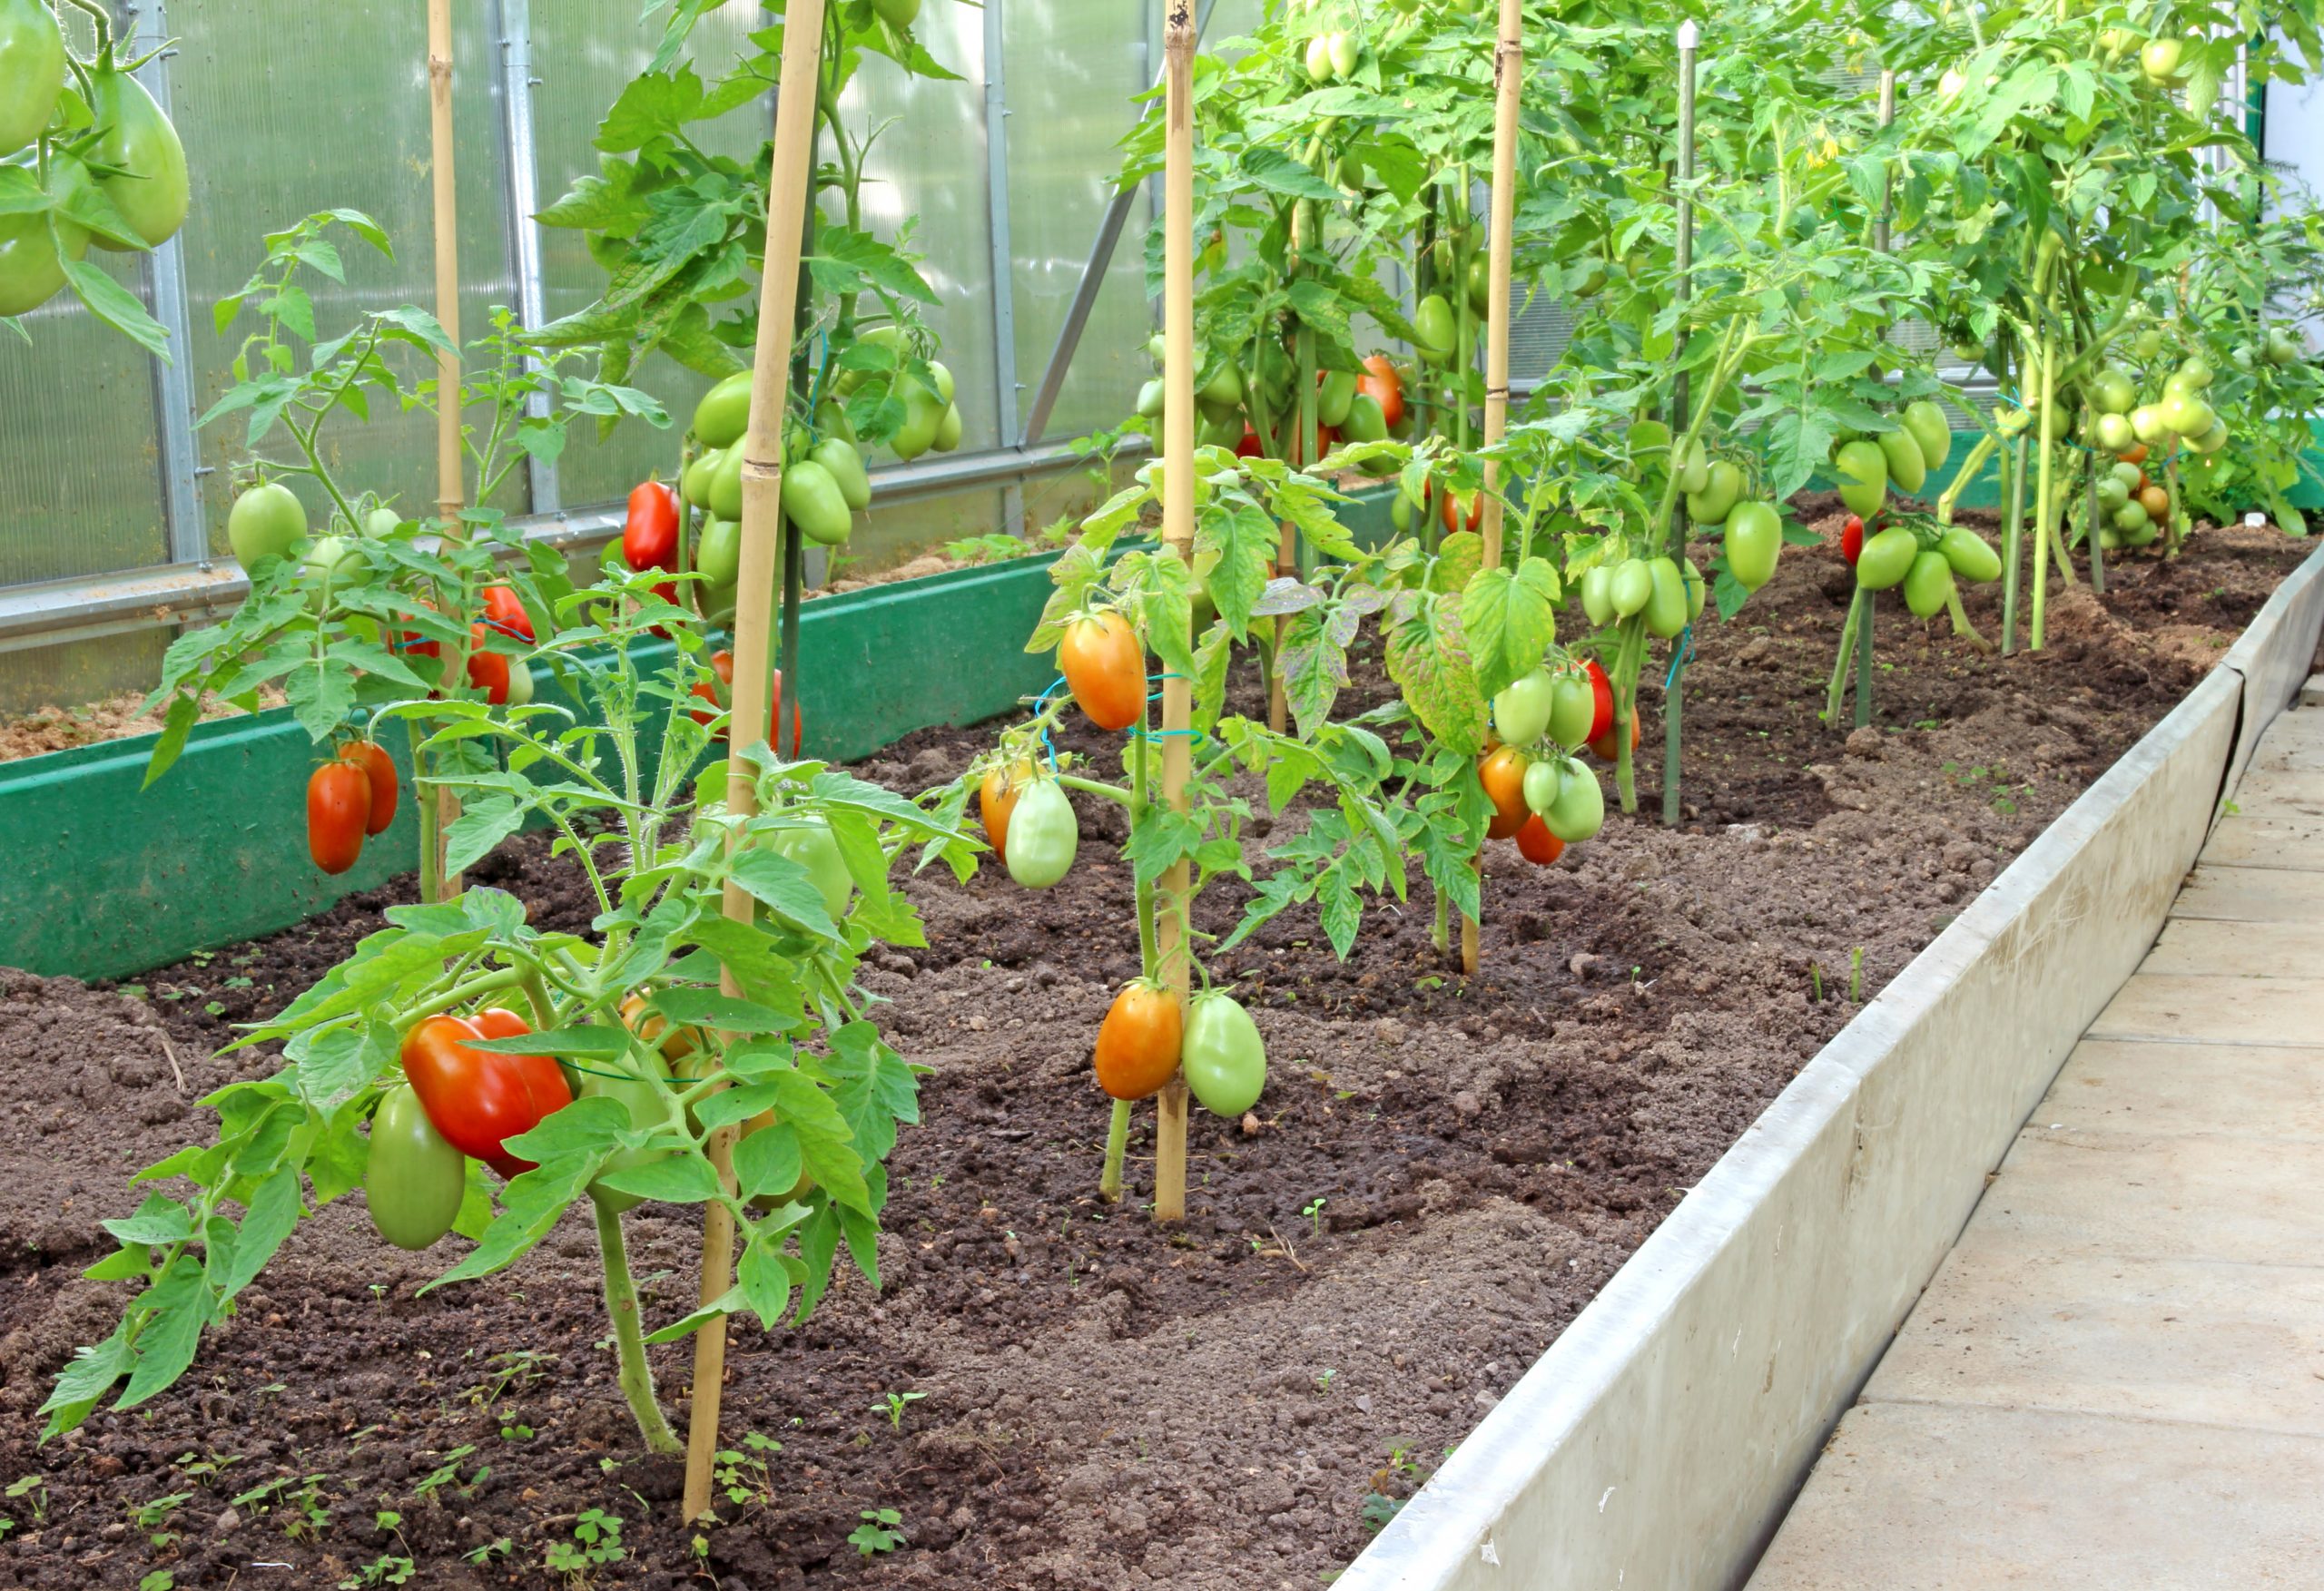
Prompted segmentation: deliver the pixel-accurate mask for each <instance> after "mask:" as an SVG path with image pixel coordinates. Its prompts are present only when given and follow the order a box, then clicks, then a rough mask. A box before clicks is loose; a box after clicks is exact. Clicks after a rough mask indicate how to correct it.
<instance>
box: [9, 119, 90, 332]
mask: <svg viewBox="0 0 2324 1591" xmlns="http://www.w3.org/2000/svg"><path fill="white" fill-rule="evenodd" d="M27 164H29V158H28V157H27V158H25V159H14V160H9V161H5V162H0V167H5V166H16V167H24V166H25V165H27ZM91 185H93V184H91V182H90V179H89V169H88V167H86V166H84V165H83V164H82V163H81V162H79V161H77V160H74V159H72V158H71V157H70V156H65V155H59V156H57V157H56V158H55V160H54V162H53V163H52V164H51V166H50V168H49V194H50V197H51V198H52V200H54V201H59V202H62V201H64V200H65V199H67V198H68V197H69V196H70V195H71V192H72V191H73V190H74V189H75V188H79V187H84V186H91ZM52 223H53V225H54V230H53V231H52V230H51V229H52ZM59 241H62V242H63V244H64V250H63V252H61V253H60V252H59V251H58V249H57V244H58V242H59ZM88 251H89V232H88V229H87V228H85V227H82V226H77V225H75V224H74V223H73V222H72V221H66V220H65V219H64V216H63V214H62V213H61V212H50V213H39V214H19V215H5V214H0V316H8V315H22V314H24V313H25V311H27V310H30V309H38V308H40V306H41V305H43V304H45V303H46V302H48V300H51V299H53V298H54V297H55V296H56V293H57V290H58V289H60V288H62V287H63V286H64V263H65V261H66V260H78V259H80V258H81V256H82V255H84V254H85V253H87V252H88Z"/></svg>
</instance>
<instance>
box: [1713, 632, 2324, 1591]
mask: <svg viewBox="0 0 2324 1591" xmlns="http://www.w3.org/2000/svg"><path fill="white" fill-rule="evenodd" d="M2300 700H2301V703H2302V705H2303V706H2304V707H2307V708H2308V709H2309V711H2306V712H2288V713H2286V714H2285V715H2284V716H2283V717H2281V718H2280V719H2278V720H2277V721H2276V722H2275V724H2274V725H2272V726H2271V727H2270V730H2269V732H2268V733H2267V736H2266V737H2265V739H2263V740H2262V741H2260V750H2259V752H2258V754H2257V755H2256V756H2255V758H2254V759H2253V761H2252V764H2251V771H2250V773H2249V774H2248V775H2247V776H2246V778H2245V780H2244V781H2243V784H2242V786H2241V788H2240V790H2239V791H2237V792H2236V795H2235V797H2234V807H2235V810H2234V811H2233V812H2232V813H2231V814H2230V816H2228V817H2227V818H2225V819H2224V820H2222V821H2221V824H2220V825H2219V827H2218V829H2217V830H2216V831H2215V833H2214V834H2213V836H2212V839H2211V843H2210V844H2209V846H2208V847H2207V848H2206V849H2205V850H2204V852H2203V856H2202V859H2201V862H2200V863H2199V864H2198V865H2197V868H2196V870H2195V872H2194V873H2193V874H2192V875H2191V876H2190V878H2189V879H2188V882H2187V887H2186V889H2185V890H2184V892H2183V893H2182V894H2181V897H2180V899H2179V901H2178V903H2177V905H2176V906H2175V907H2174V908H2172V912H2171V921H2170V923H2169V924H2168V925H2167V926H2166V927H2165V928H2164V929H2163V931H2162V938H2161V940H2160V941H2159V942H2158V943H2157V944H2156V946H2155V948H2154V950H2153V952H2152V955H2150V956H2149V957H2148V958H2147V961H2146V963H2145V965H2144V966H2143V967H2141V968H2140V970H2139V972H2138V974H2137V975H2136V976H2135V977H2132V979H2131V981H2130V982H2129V983H2128V984H2127V985H2126V986H2124V987H2123V989H2122V993H2121V994H2120V995H2118V996H2117V997H2115V999H2114V1001H2113V1003H2112V1005H2110V1006H2109V1007H2107V1008H2106V1010H2105V1012H2104V1013H2103V1014H2102V1015H2101V1016H2099V1018H2098V1020H2097V1021H2096V1022H2095V1023H2093V1024H2092V1026H2091V1029H2090V1032H2089V1034H2088V1035H2087V1036H2086V1037H2085V1038H2084V1039H2083V1043H2082V1044H2081V1046H2079V1047H2077V1048H2076V1050H2075V1051H2074V1053H2073V1056H2072V1058H2070V1059H2069V1060H2068V1061H2067V1063H2066V1066H2065V1069H2064V1070H2063V1072H2061V1073H2060V1074H2059V1076H2058V1080H2057V1082H2056V1084H2055V1085H2053V1086H2052V1088H2051V1090H2050V1094H2049V1097H2048V1098H2047V1099H2045V1100H2044V1101H2043V1104H2042V1105H2041V1108H2040V1109H2039V1110H2038V1111H2037V1112H2036V1113H2035V1114H2034V1116H2033V1120H2032V1121H2031V1122H2029V1123H2027V1124H2026V1125H2025V1127H2024V1130H2023V1131H2022V1132H2021V1133H2020V1134H2019V1135H2018V1140H2017V1144H2016V1145H2015V1147H2014V1149H2012V1151H2011V1152H2010V1154H2009V1158H2008V1159H2007V1160H2005V1161H2004V1163H2003V1164H2002V1168H2001V1170H2000V1171H1999V1172H1998V1173H1997V1174H1995V1175H1994V1181H1993V1183H1992V1185H1991V1186H1990V1187H1989V1188H1988V1189H1987V1190H1986V1193H1985V1196H1984V1200H1983V1202H1982V1203H1980V1204H1979V1205H1978V1207H1977V1210H1976V1213H1975V1214H1974V1215H1973V1216H1972V1217H1971V1218H1970V1221H1969V1224H1968V1227H1967V1229H1966V1230H1965V1231H1964V1232H1963V1233H1962V1234H1961V1241H1960V1242H1959V1244H1958V1245H1957V1246H1956V1247H1955V1249H1954V1251H1953V1252H1952V1254H1951V1255H1950V1256H1949V1257H1948V1258H1947V1259H1946V1261H1945V1264H1944V1265H1943V1266H1942V1267H1941V1268H1940V1269H1939V1270H1938V1272H1937V1273H1936V1276H1935V1279H1934V1280H1933V1281H1931V1282H1930V1283H1929V1287H1928V1291H1926V1292H1925V1293H1924V1294H1923V1295H1922V1297H1921V1301H1920V1302H1919V1304H1918V1305H1917V1306H1915V1309H1914V1311H1913V1313H1912V1315H1911V1317H1910V1318H1909V1319H1908V1320H1906V1321H1905V1326H1904V1329H1903V1331H1900V1332H1899V1333H1898V1334H1897V1338H1896V1342H1895V1343H1894V1344H1893V1345H1892V1346H1891V1347H1890V1349H1889V1350H1888V1352H1887V1355H1886V1358H1884V1359H1883V1360H1881V1362H1880V1366H1879V1368H1878V1369H1877V1370H1875V1371H1874V1373H1873V1377H1872V1380H1871V1382H1870V1384H1869V1385H1868V1386H1867V1387H1866V1389H1865V1391H1864V1395H1863V1397H1862V1399H1860V1400H1859V1401H1858V1402H1857V1404H1856V1407H1855V1408H1854V1409H1850V1410H1849V1411H1848V1414H1847V1417H1846V1419H1844V1420H1842V1421H1841V1423H1840V1427H1839V1429H1838V1430H1837V1431H1836V1432H1835V1433H1834V1434H1833V1437H1832V1439H1831V1441H1830V1443H1829V1444H1827V1447H1826V1449H1825V1450H1824V1455H1823V1458H1821V1460H1820V1461H1819V1462H1818V1463H1817V1466H1816V1469H1815V1473H1814V1474H1813V1475H1812V1476H1811V1477H1810V1478H1809V1479H1808V1483H1807V1489H1806V1490H1805V1491H1804V1492H1803V1493H1801V1495H1800V1498H1799V1499H1798V1501H1797V1503H1795V1504H1794V1505H1793V1507H1792V1511H1791V1514H1790V1517H1788V1518H1787V1520H1786V1521H1785V1522H1784V1525H1783V1528H1782V1530H1781V1531H1780V1532H1779V1533H1778V1534H1777V1537H1776V1540H1775V1543H1774V1545H1773V1546H1772V1547H1770V1548H1769V1549H1768V1554H1767V1557H1765V1558H1764V1559H1763V1560H1762V1561H1761V1563H1760V1565H1759V1568H1758V1573H1757V1574H1756V1575H1754V1576H1753V1577H1752V1579H1751V1582H1750V1591H1867V1588H1871V1591H1981V1588H1983V1587H1987V1586H2023V1587H2029V1588H2031V1587H2040V1588H2041V1591H2129V1588H2132V1587H2136V1588H2138V1591H2163V1588H2166V1587H2167V1588H2169V1591H2199V1588H2200V1591H2213V1588H2217V1591H2249V1588H2251V1587H2260V1586H2302V1587H2324V677H2319V680H2312V681H2310V682H2309V684H2308V686H2307V688H2306V689H2305V690H2304V691H2303V692H2301V698H2300Z"/></svg>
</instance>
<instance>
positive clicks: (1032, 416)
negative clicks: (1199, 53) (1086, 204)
mask: <svg viewBox="0 0 2324 1591" xmlns="http://www.w3.org/2000/svg"><path fill="white" fill-rule="evenodd" d="M1216 3H1217V0H1202V7H1201V10H1200V11H1199V13H1197V15H1196V18H1195V39H1196V43H1200V42H1201V39H1202V32H1203V29H1205V28H1206V27H1208V26H1209V25H1210V13H1211V8H1212V7H1213V6H1214V5H1216ZM1151 58H1152V57H1151V54H1150V52H1149V55H1148V59H1149V60H1151ZM1136 204H1137V189H1136V188H1134V187H1132V188H1123V189H1119V190H1117V191H1116V192H1115V194H1114V197H1113V200H1112V201H1111V202H1110V203H1108V205H1107V206H1106V215H1105V219H1104V220H1103V221H1099V222H1098V241H1096V242H1095V243H1093V244H1091V245H1090V246H1089V262H1088V264H1087V265H1084V266H1083V267H1082V268H1081V280H1080V283H1079V284H1078V286H1076V287H1075V288H1074V290H1073V302H1072V304H1071V305H1070V306H1068V309H1066V311H1065V324H1064V325H1063V326H1060V327H1059V328H1058V334H1057V347H1056V348H1055V349H1051V350H1050V352H1049V368H1047V369H1046V370H1044V371H1042V372H1041V385H1040V389H1039V391H1038V392H1036V393H1035V394H1034V395H1033V407H1032V408H1031V409H1029V411H1028V412H1027V413H1026V416H1025V435H1024V437H1022V439H1021V440H1020V441H1019V444H1018V445H1019V447H1031V446H1032V445H1033V444H1034V443H1036V442H1038V441H1039V440H1040V439H1041V438H1042V437H1044V436H1046V435H1048V433H1049V415H1050V414H1051V412H1053V411H1054V410H1055V409H1056V408H1057V400H1058V395H1059V393H1061V392H1063V391H1064V390H1065V377H1066V372H1067V371H1068V370H1069V369H1071V368H1073V356H1074V353H1075V351H1076V350H1077V349H1079V348H1080V347H1081V334H1082V333H1083V332H1084V331H1086V330H1088V327H1089V314H1090V311H1091V310H1093V309H1096V308H1097V307H1098V294H1099V293H1100V292H1101V291H1103V290H1105V286H1106V272H1107V270H1108V269H1110V268H1111V266H1112V265H1113V262H1114V249H1115V247H1116V245H1118V243H1120V241H1122V229H1123V227H1125V226H1126V225H1128V221H1129V212H1130V210H1131V208H1132V207H1133V206H1135V205H1136Z"/></svg>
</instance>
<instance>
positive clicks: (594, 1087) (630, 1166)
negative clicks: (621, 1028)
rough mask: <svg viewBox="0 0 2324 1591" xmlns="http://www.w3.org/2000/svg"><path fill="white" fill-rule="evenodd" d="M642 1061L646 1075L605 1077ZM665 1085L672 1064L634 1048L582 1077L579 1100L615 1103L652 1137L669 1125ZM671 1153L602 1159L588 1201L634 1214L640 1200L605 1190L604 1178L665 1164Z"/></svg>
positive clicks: (628, 1152) (622, 1152) (637, 1152)
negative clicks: (639, 1058) (614, 1069)
mask: <svg viewBox="0 0 2324 1591" xmlns="http://www.w3.org/2000/svg"><path fill="white" fill-rule="evenodd" d="M638 1056H644V1065H645V1067H646V1072H645V1075H643V1076H637V1077H614V1076H608V1075H606V1073H608V1072H610V1071H611V1070H613V1068H614V1067H615V1066H627V1065H635V1064H637V1061H636V1057H638ZM669 1082H670V1063H669V1060H668V1059H667V1057H665V1056H664V1055H663V1053H662V1052H661V1051H660V1050H659V1049H655V1048H652V1047H649V1046H637V1047H635V1048H633V1049H632V1050H631V1051H630V1053H629V1056H628V1057H625V1059H624V1060H623V1061H620V1062H613V1063H607V1062H604V1061H599V1062H596V1063H594V1064H593V1066H592V1067H591V1069H590V1070H589V1071H587V1072H585V1073H583V1074H582V1076H581V1087H580V1089H579V1091H578V1095H577V1097H579V1098H582V1099H610V1100H613V1101H614V1102H615V1103H616V1104H618V1105H621V1106H622V1108H623V1109H624V1110H625V1111H627V1112H628V1113H629V1125H630V1127H631V1128H632V1130H634V1131H636V1132H641V1133H644V1132H652V1131H654V1130H655V1129H656V1128H658V1127H661V1126H663V1125H665V1124H667V1123H668V1122H669V1120H670V1106H669ZM674 1153H675V1149H617V1150H615V1151H614V1153H613V1154H609V1155H607V1156H606V1163H605V1164H603V1165H602V1166H600V1167H598V1168H597V1176H598V1180H597V1181H596V1182H593V1183H590V1184H589V1197H590V1198H592V1199H594V1200H596V1203H597V1206H598V1208H600V1209H602V1210H606V1211H608V1212H610V1213H613V1214H615V1215H620V1214H623V1213H625V1212H627V1211H631V1210H635V1208H636V1207H637V1206H638V1205H639V1204H641V1203H644V1202H645V1201H644V1199H643V1197H642V1196H641V1195H639V1194H636V1193H622V1192H620V1191H618V1190H616V1189H614V1188H611V1187H608V1186H606V1183H605V1181H604V1179H605V1177H606V1175H607V1174H611V1173H615V1172H624V1171H635V1170H637V1169H638V1168H640V1167H642V1166H647V1165H652V1164H655V1162H656V1161H662V1160H667V1159H668V1158H669V1157H670V1156H671V1154H674Z"/></svg>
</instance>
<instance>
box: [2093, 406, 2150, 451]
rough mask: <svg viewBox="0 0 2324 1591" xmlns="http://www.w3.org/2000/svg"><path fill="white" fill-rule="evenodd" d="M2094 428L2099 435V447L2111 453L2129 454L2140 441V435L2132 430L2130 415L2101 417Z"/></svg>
mask: <svg viewBox="0 0 2324 1591" xmlns="http://www.w3.org/2000/svg"><path fill="white" fill-rule="evenodd" d="M2093 429H2094V430H2095V431H2096V433H2097V437H2098V446H2099V447H2102V448H2103V449H2105V450H2106V451H2107V452H2109V453H2127V452H2129V451H2130V450H2131V448H2132V447H2133V446H2134V445H2136V443H2137V442H2138V439H2139V435H2138V433H2137V432H2136V431H2133V430H2132V429H2131V417H2130V416H2128V415H2122V414H2102V415H2100V416H2099V417H2098V421H2097V424H2096V425H2095V426H2094V427H2093Z"/></svg>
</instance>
